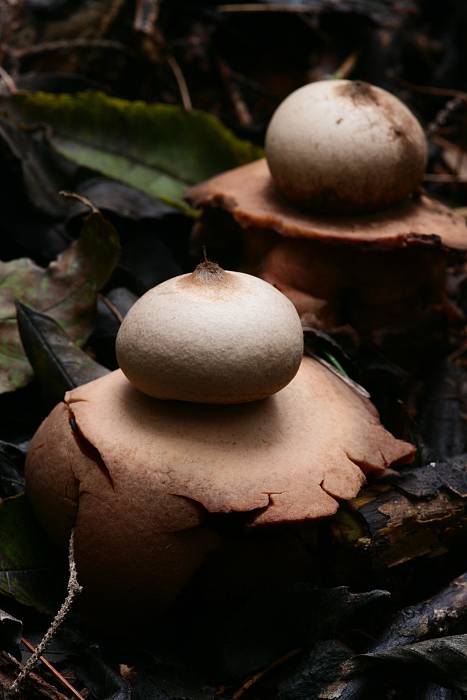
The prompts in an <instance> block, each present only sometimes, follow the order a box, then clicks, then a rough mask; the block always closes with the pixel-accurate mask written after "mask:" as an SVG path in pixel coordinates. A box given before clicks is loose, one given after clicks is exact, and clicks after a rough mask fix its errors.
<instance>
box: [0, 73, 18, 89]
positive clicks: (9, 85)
mask: <svg viewBox="0 0 467 700" xmlns="http://www.w3.org/2000/svg"><path fill="white" fill-rule="evenodd" d="M0 78H1V79H2V80H3V84H4V85H5V87H6V89H7V90H8V92H9V93H10V95H14V94H16V93H17V92H18V88H17V87H16V83H15V81H14V80H13V78H12V77H11V75H10V74H9V73H7V71H6V70H5V69H4V68H3V67H2V66H0Z"/></svg>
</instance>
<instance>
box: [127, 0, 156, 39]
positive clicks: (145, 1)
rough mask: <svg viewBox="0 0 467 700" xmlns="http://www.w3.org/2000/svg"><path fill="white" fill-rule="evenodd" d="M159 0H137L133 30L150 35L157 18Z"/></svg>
mask: <svg viewBox="0 0 467 700" xmlns="http://www.w3.org/2000/svg"><path fill="white" fill-rule="evenodd" d="M160 4H161V3H160V0H137V2H136V12H135V18H134V20H133V29H134V30H135V31H137V32H143V34H152V32H153V29H154V26H155V24H156V22H157V20H158V18H159V10H160Z"/></svg>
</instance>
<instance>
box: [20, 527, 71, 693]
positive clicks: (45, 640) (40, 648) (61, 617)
mask: <svg viewBox="0 0 467 700" xmlns="http://www.w3.org/2000/svg"><path fill="white" fill-rule="evenodd" d="M74 534H75V533H74V530H72V532H71V535H70V543H69V550H68V566H69V571H70V576H69V579H68V586H67V591H68V593H67V596H66V598H65V600H64V602H63V603H62V605H61V607H60V610H59V611H58V613H57V614H56V615H55V617H54V619H53V620H52V623H51V625H50V627H49V629H48V630H47V632H46V633H45V634H44V636H43V637H42V639H41V641H40V642H39V644H38V645H37V647H36V649H35V651H34V653H33V654H31V656H30V657H29V659H28V660H27V661H26V663H25V664H24V666H23V667H22V669H21V671H20V673H19V674H18V675H17V676H16V678H15V680H14V681H13V683H12V684H11V686H10V691H11V692H12V693H17V692H18V691H19V689H20V688H21V685H22V683H24V681H25V680H26V678H27V677H28V676H29V674H30V673H31V671H32V669H33V667H34V666H35V664H36V663H37V662H38V661H39V660H40V658H41V656H42V655H43V652H44V651H45V649H46V648H47V645H48V644H49V642H50V640H51V639H52V637H53V636H54V635H55V634H56V632H57V630H58V629H59V627H60V626H61V625H62V623H63V622H64V621H65V618H66V617H67V615H68V613H69V612H70V609H71V606H72V605H73V601H74V599H75V597H76V596H77V595H78V593H81V591H82V590H83V588H82V586H80V584H79V583H78V574H77V571H76V562H75V545H74Z"/></svg>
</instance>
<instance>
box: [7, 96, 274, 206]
mask: <svg viewBox="0 0 467 700" xmlns="http://www.w3.org/2000/svg"><path fill="white" fill-rule="evenodd" d="M14 108H15V109H16V110H18V111H19V114H20V116H21V117H22V118H23V119H26V120H27V121H28V122H45V123H47V124H49V125H50V126H51V127H52V128H53V134H52V143H53V144H54V146H55V148H56V149H57V150H58V151H59V152H60V153H61V154H62V155H64V156H67V157H68V158H70V159H71V160H73V161H75V162H76V163H78V164H79V165H83V166H86V167H88V168H92V169H93V170H96V171H97V172H100V173H102V174H104V175H108V176H109V177H113V178H115V179H116V180H120V181H121V182H124V183H126V184H127V185H131V186H133V187H136V188H137V189H140V190H142V191H143V192H146V194H148V195H150V196H152V197H158V198H162V199H165V200H167V201H168V202H171V203H173V204H176V205H178V206H182V207H186V204H185V203H184V200H183V193H184V190H185V188H186V187H187V186H188V185H191V184H195V183H197V182H201V181H202V180H205V179H206V178H208V177H211V176H212V175H215V174H216V173H219V172H222V171H224V170H227V169H229V168H234V167H235V166H237V165H241V164H242V163H247V162H249V161H251V160H255V159H256V158H259V157H260V156H261V153H262V152H261V150H260V149H259V148H257V147H256V146H254V145H252V144H250V143H248V142H247V141H242V140H240V139H238V138H237V137H236V136H234V134H233V133H232V132H230V131H229V130H228V129H226V128H225V127H224V126H223V125H222V124H221V123H220V122H219V121H218V120H217V119H216V118H215V117H213V116H211V115H209V114H206V113H203V112H200V111H195V110H193V111H191V112H187V111H185V110H183V109H181V108H180V107H176V106H172V105H166V104H155V105H150V104H146V103H145V102H129V101H127V100H122V99H117V98H114V97H108V96H106V95H104V94H102V93H99V92H84V93H78V94H76V95H66V94H62V95H54V94H49V93H32V94H31V93H29V94H28V93H23V94H18V95H16V96H15V97H14Z"/></svg>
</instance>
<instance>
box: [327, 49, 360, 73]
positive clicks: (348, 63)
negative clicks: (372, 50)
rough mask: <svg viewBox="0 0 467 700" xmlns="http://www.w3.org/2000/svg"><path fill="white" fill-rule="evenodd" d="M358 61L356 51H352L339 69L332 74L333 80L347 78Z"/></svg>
mask: <svg viewBox="0 0 467 700" xmlns="http://www.w3.org/2000/svg"><path fill="white" fill-rule="evenodd" d="M357 61H358V51H352V53H351V54H349V55H348V56H347V58H346V59H345V60H344V61H343V62H342V63H341V65H340V66H339V68H338V69H337V70H336V71H335V73H334V74H333V76H332V77H333V78H334V80H344V79H345V78H348V77H349V75H350V74H351V73H352V71H353V69H354V68H355V66H356V64H357Z"/></svg>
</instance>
